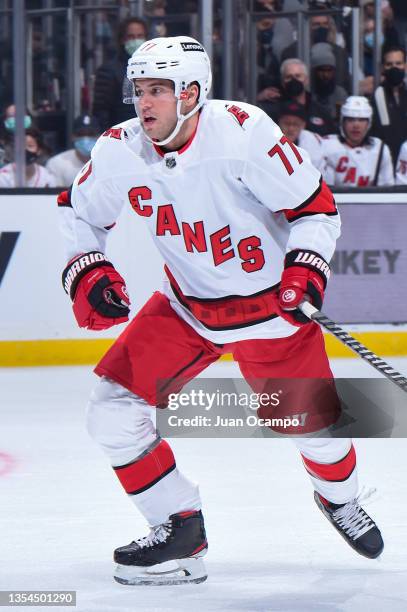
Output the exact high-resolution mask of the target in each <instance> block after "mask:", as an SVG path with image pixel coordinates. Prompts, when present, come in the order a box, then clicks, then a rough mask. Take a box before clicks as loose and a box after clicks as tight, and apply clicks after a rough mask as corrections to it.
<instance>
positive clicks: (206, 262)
mask: <svg viewBox="0 0 407 612" xmlns="http://www.w3.org/2000/svg"><path fill="white" fill-rule="evenodd" d="M62 201H63V204H64V205H63V206H61V207H60V210H61V213H62V215H63V231H64V234H65V237H66V241H67V242H66V243H67V256H68V258H69V259H70V258H72V257H74V256H75V255H78V254H79V253H84V252H89V251H102V252H103V251H105V240H106V236H107V234H108V231H109V228H110V227H111V226H112V225H113V224H114V223H115V221H116V219H117V217H118V215H119V213H120V211H121V209H122V207H123V206H128V207H132V209H133V211H134V214H135V215H139V216H141V217H142V218H143V219H144V220H145V223H146V225H147V227H148V229H149V231H150V232H151V234H152V236H153V239H154V241H155V244H156V246H157V248H158V249H159V251H160V252H161V254H162V256H163V259H164V262H165V263H166V267H167V276H168V277H169V278H170V279H171V281H172V282H171V284H170V282H169V281H168V280H167V282H165V284H164V289H165V293H166V294H167V296H168V297H169V299H170V301H171V304H172V306H173V307H174V309H175V310H176V312H178V314H179V315H180V316H181V317H182V318H183V319H184V320H186V321H187V322H188V323H189V324H190V325H192V326H193V327H194V329H195V330H196V331H198V333H200V334H201V335H203V336H204V337H206V338H208V339H209V340H212V341H213V342H219V343H224V342H232V341H236V340H243V339H248V338H273V337H284V336H288V335H291V334H292V333H294V332H295V331H296V329H297V328H295V327H293V326H292V325H291V324H289V323H288V322H286V321H285V320H283V319H282V318H281V317H277V318H273V319H272V320H267V321H263V322H258V323H256V324H255V325H253V324H250V325H247V326H241V327H237V328H235V327H233V329H232V328H229V329H228V328H225V329H216V330H214V329H210V327H208V326H205V325H203V324H202V322H201V321H199V320H197V319H196V318H195V316H194V315H193V314H192V312H191V310H190V309H189V308H188V307H187V306H186V305H185V300H182V298H181V299H180V293H181V294H182V295H183V296H184V297H185V296H187V297H188V298H191V299H192V300H194V299H195V300H198V301H199V300H205V301H207V300H217V299H221V298H227V297H228V296H252V295H253V294H256V295H258V294H261V293H262V292H265V291H267V290H268V289H270V288H272V287H273V286H275V285H277V283H278V282H279V280H280V277H281V273H282V271H283V267H284V256H285V253H286V252H287V251H290V250H293V249H301V248H303V249H309V250H312V251H314V252H316V253H319V254H320V255H322V257H324V258H325V259H326V260H327V261H329V260H330V259H331V257H332V254H333V252H334V248H335V242H336V239H337V237H338V236H339V233H340V220H339V215H338V212H337V210H336V208H335V203H334V200H333V197H332V194H331V193H330V191H329V190H328V189H327V188H326V186H325V185H324V184H323V182H322V180H321V175H320V173H319V172H318V171H317V170H316V169H315V168H314V167H313V166H312V165H311V163H310V161H309V157H308V155H307V153H306V152H305V151H303V150H301V149H297V148H296V147H295V146H294V145H293V144H292V143H291V142H289V141H288V140H287V139H286V138H285V137H284V136H283V134H282V132H281V130H280V129H279V127H278V126H277V125H276V124H275V123H274V122H273V121H272V120H271V119H270V118H269V117H268V116H267V115H266V114H265V113H263V111H261V110H260V109H259V108H257V107H254V106H251V105H248V104H244V103H240V102H239V103H234V102H226V101H222V100H212V101H210V102H208V103H206V104H205V105H204V107H203V109H202V112H201V113H200V117H199V121H198V126H197V129H196V132H195V134H193V136H192V137H191V138H190V140H189V141H188V142H187V143H186V144H185V145H184V146H183V147H182V148H181V149H180V150H179V151H176V152H164V151H163V150H161V149H160V148H159V147H158V146H156V145H153V144H152V143H151V142H149V141H148V140H147V139H146V138H145V136H144V134H143V131H142V129H141V127H140V123H139V120H138V119H136V118H135V119H131V120H130V121H126V122H124V123H122V124H120V125H118V126H116V127H115V128H111V129H110V130H107V131H106V132H105V133H104V134H103V135H102V136H101V137H100V139H99V140H98V142H97V144H96V145H95V147H94V149H93V151H92V158H91V161H90V162H88V164H86V166H85V167H84V169H83V171H82V172H81V173H80V174H79V175H78V176H77V177H76V179H75V182H74V184H73V187H72V194H71V201H70V203H69V202H67V200H66V198H65V199H62ZM273 213H274V214H273ZM130 257H131V254H130ZM175 285H176V287H177V290H176V291H174V287H175ZM176 295H177V297H176Z"/></svg>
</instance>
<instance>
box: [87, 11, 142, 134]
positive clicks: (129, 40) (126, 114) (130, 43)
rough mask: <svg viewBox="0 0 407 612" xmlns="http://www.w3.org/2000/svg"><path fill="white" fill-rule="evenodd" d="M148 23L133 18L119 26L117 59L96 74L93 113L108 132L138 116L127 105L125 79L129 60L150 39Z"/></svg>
mask: <svg viewBox="0 0 407 612" xmlns="http://www.w3.org/2000/svg"><path fill="white" fill-rule="evenodd" d="M147 33H148V30H147V24H146V23H145V21H143V20H142V19H139V18H137V17H129V18H128V19H125V20H124V21H122V22H121V23H120V24H119V28H118V32H117V42H118V48H117V53H116V56H115V57H114V58H113V59H111V60H109V61H108V62H106V63H105V64H102V65H101V66H100V67H99V68H98V70H97V71H96V79H95V88H94V95H93V100H94V102H93V110H92V114H93V116H94V117H96V119H97V120H98V121H99V124H100V127H101V129H102V130H103V131H104V130H106V129H107V128H109V127H111V126H112V125H116V124H117V123H121V122H122V121H127V119H132V118H133V117H134V107H133V106H132V105H129V104H123V78H124V75H125V74H126V67H127V62H128V60H129V57H130V56H131V55H133V53H134V52H135V51H136V50H137V49H138V48H139V47H140V46H141V45H142V44H143V42H145V41H146V40H147V38H148V35H147Z"/></svg>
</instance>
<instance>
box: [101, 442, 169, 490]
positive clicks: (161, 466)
mask: <svg viewBox="0 0 407 612" xmlns="http://www.w3.org/2000/svg"><path fill="white" fill-rule="evenodd" d="M175 465H176V464H175V457H174V454H173V452H172V450H171V447H170V445H169V444H168V442H166V441H165V440H161V442H160V443H159V444H158V445H157V446H156V447H154V448H153V449H152V450H151V451H149V452H147V453H146V454H145V455H144V456H143V457H141V458H140V459H136V460H135V461H133V463H130V464H128V465H124V466H123V467H115V468H113V469H114V471H115V472H116V476H117V477H118V479H119V480H120V482H121V484H122V486H123V488H124V490H125V491H126V493H128V494H130V495H136V494H137V493H141V492H142V491H145V490H146V489H149V488H150V487H152V486H153V485H155V484H156V483H157V482H158V481H159V480H161V478H164V476H166V475H167V474H168V473H169V472H171V471H172V470H173V469H175Z"/></svg>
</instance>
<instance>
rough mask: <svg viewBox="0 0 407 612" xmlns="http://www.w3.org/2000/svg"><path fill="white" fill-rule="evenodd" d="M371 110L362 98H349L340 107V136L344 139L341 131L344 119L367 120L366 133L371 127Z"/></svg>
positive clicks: (367, 101)
mask: <svg viewBox="0 0 407 612" xmlns="http://www.w3.org/2000/svg"><path fill="white" fill-rule="evenodd" d="M372 116H373V109H372V107H371V106H370V103H369V100H368V99H367V98H365V97H364V96H349V98H346V100H345V102H344V104H342V106H341V120H340V129H341V134H342V136H343V137H344V138H345V137H346V136H345V133H344V129H343V120H344V119H367V120H368V124H367V131H369V129H370V126H371V125H372Z"/></svg>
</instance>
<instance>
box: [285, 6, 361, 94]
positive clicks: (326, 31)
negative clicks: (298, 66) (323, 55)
mask: <svg viewBox="0 0 407 612" xmlns="http://www.w3.org/2000/svg"><path fill="white" fill-rule="evenodd" d="M310 37H311V45H312V46H311V52H312V49H313V48H314V46H315V45H317V44H320V43H325V44H326V45H329V47H330V49H331V51H332V53H333V55H334V57H335V67H336V81H337V84H338V85H341V86H342V87H343V88H344V89H346V90H347V89H348V88H349V85H350V73H349V55H348V52H347V51H346V49H344V48H343V47H342V46H340V45H339V44H338V42H337V41H338V34H337V30H336V25H335V21H334V19H333V18H332V17H331V16H330V15H313V16H311V18H310ZM341 40H343V38H342V37H341ZM297 54H298V50H297V43H296V42H294V43H292V44H291V45H289V46H288V47H286V48H285V49H284V51H283V52H282V55H281V59H282V60H285V59H288V58H289V57H296V55H297Z"/></svg>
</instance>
